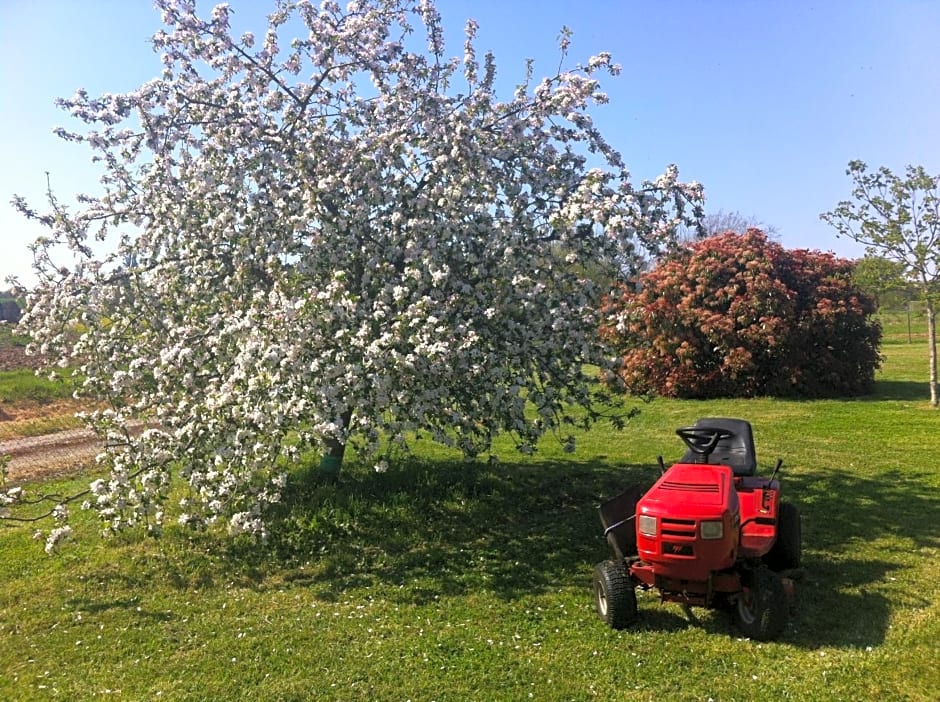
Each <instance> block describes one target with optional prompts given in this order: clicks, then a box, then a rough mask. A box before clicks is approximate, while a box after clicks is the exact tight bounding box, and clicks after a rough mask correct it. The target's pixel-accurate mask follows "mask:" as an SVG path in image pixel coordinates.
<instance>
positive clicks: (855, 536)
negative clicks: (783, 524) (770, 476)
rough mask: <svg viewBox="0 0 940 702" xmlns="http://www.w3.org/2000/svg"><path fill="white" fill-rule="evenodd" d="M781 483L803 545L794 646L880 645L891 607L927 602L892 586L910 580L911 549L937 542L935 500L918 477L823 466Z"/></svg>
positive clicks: (939, 528)
mask: <svg viewBox="0 0 940 702" xmlns="http://www.w3.org/2000/svg"><path fill="white" fill-rule="evenodd" d="M784 480H785V481H786V483H787V485H786V487H787V493H788V494H789V495H791V496H792V497H793V499H794V501H795V502H797V503H798V504H799V506H800V509H801V512H802V517H803V543H804V548H805V549H806V554H805V557H804V566H805V567H806V570H807V578H806V582H805V583H803V584H802V585H801V586H800V588H799V592H800V614H799V626H797V627H796V631H795V632H794V635H793V636H792V637H791V640H792V641H793V643H797V644H801V645H805V646H808V647H816V646H825V645H836V646H868V645H872V646H874V645H878V644H880V643H882V642H883V641H884V638H885V634H886V632H887V627H888V624H889V620H890V616H891V612H892V608H893V607H895V606H898V605H900V604H904V605H906V606H910V607H914V608H919V607H922V606H923V607H926V606H929V604H930V603H929V602H927V601H923V602H914V601H910V598H911V597H912V596H913V595H912V590H911V588H910V587H907V586H904V587H901V588H898V587H897V586H895V585H893V583H896V582H897V581H904V580H909V578H908V577H907V576H906V571H908V570H909V569H911V568H912V567H916V564H917V557H916V556H913V557H912V554H915V553H916V552H917V551H918V550H920V549H935V548H938V547H940V522H938V521H937V519H936V515H937V514H938V513H940V498H938V496H937V493H936V491H935V489H934V488H933V487H932V486H931V485H929V484H928V483H927V482H926V481H925V479H924V478H923V477H920V476H918V475H916V474H903V473H901V472H900V471H890V472H886V473H883V474H881V475H878V476H877V478H872V477H860V476H858V475H856V474H854V473H852V472H850V471H846V470H840V469H831V468H827V469H825V470H824V471H820V472H819V473H818V474H814V475H798V476H784ZM899 598H903V599H905V600H908V601H904V602H901V601H900V600H899Z"/></svg>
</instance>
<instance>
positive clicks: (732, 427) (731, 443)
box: [682, 417, 757, 476]
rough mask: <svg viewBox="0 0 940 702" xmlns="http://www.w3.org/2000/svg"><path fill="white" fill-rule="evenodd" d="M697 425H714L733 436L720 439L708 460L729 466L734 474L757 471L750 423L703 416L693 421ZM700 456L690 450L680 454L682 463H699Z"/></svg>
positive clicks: (741, 420)
mask: <svg viewBox="0 0 940 702" xmlns="http://www.w3.org/2000/svg"><path fill="white" fill-rule="evenodd" d="M695 426H697V427H715V428H716V429H725V430H727V431H730V432H731V433H732V434H733V436H731V437H729V438H727V439H721V440H720V441H719V442H718V445H717V446H715V450H714V451H712V453H711V455H710V456H709V457H708V462H709V463H713V464H716V465H723V466H730V467H731V470H732V471H733V472H734V474H735V475H738V476H750V475H754V474H755V473H756V472H757V452H756V451H755V450H754V432H753V431H752V430H751V423H750V422H747V421H745V420H743V419H729V418H726V417H705V418H703V419H700V420H698V421H697V422H696V423H695ZM701 460H702V457H701V456H698V455H696V454H695V453H693V452H692V451H691V450H688V451H686V452H685V455H684V456H682V462H683V463H700V462H701Z"/></svg>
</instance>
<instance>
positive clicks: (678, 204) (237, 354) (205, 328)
mask: <svg viewBox="0 0 940 702" xmlns="http://www.w3.org/2000/svg"><path fill="white" fill-rule="evenodd" d="M157 6H158V7H159V8H160V9H161V10H162V15H163V21H164V23H165V25H166V28H165V30H163V31H159V32H157V34H156V35H155V36H154V38H153V45H154V47H155V49H156V50H157V51H159V52H161V53H162V58H163V64H164V69H163V73H162V75H161V76H160V77H159V78H157V79H155V80H152V81H150V82H148V83H146V84H145V85H143V86H141V87H140V88H139V89H138V90H136V91H134V92H131V93H126V94H116V95H110V94H109V95H103V96H101V97H92V96H89V95H88V94H86V93H85V92H84V91H79V92H78V93H77V94H76V95H75V96H74V97H72V98H71V99H68V100H62V101H61V105H62V107H64V108H65V109H67V110H69V111H70V112H71V113H72V114H73V115H74V116H76V117H78V118H79V119H80V120H82V121H84V122H85V123H86V124H87V125H89V126H88V127H87V128H86V129H85V131H82V132H69V131H65V130H60V132H59V133H60V135H61V136H62V137H63V138H65V139H67V140H71V141H79V142H83V143H85V144H87V145H88V146H89V147H90V148H91V149H92V150H93V152H94V154H95V158H96V159H97V160H99V161H100V163H101V164H103V166H104V175H103V177H102V181H101V182H102V184H103V194H101V195H100V196H95V197H85V198H83V199H82V201H81V204H80V209H78V210H76V211H71V210H69V209H68V208H66V207H64V206H63V205H62V204H61V202H60V201H59V200H57V199H56V198H55V197H54V195H52V194H51V193H50V207H49V211H48V212H45V213H44V212H39V211H36V210H34V209H32V208H31V206H30V205H29V204H27V203H25V202H23V201H21V200H20V201H18V206H19V208H20V209H21V210H22V211H23V212H24V213H25V214H26V215H27V216H30V217H34V218H37V219H39V220H40V221H41V222H43V223H45V224H46V225H48V228H49V233H48V236H46V237H45V238H43V239H41V240H40V241H38V242H37V243H36V245H35V257H36V272H37V274H38V275H39V277H40V279H41V284H40V285H39V286H38V287H37V289H35V290H34V291H33V293H32V296H31V298H30V305H29V309H28V312H27V314H26V318H25V326H26V328H27V329H28V330H29V333H30V334H31V335H32V338H33V340H34V342H35V344H36V345H37V347H38V348H41V350H42V351H43V352H44V353H47V354H54V355H55V356H56V357H58V358H60V359H61V364H62V365H63V366H72V367H76V368H78V369H79V372H80V377H81V378H82V379H83V380H82V384H81V387H80V388H79V390H78V393H79V394H80V395H81V396H83V397H90V398H97V399H99V400H103V403H104V404H103V405H102V406H101V409H99V410H96V411H94V412H89V413H88V415H87V420H88V422H89V423H90V424H91V426H93V427H94V428H95V429H96V430H97V431H98V432H100V433H101V434H103V435H105V436H106V437H107V438H108V446H109V449H108V451H107V452H106V453H105V454H104V455H102V456H101V457H100V460H101V464H102V468H103V470H104V469H106V470H107V471H108V473H107V475H105V474H104V473H102V477H101V478H100V479H98V480H96V481H95V482H94V483H92V486H91V495H90V497H89V500H88V501H89V502H90V503H91V504H92V506H94V507H97V508H98V509H99V510H100V513H101V515H102V517H103V519H104V521H105V523H106V529H108V530H115V529H119V528H121V527H123V526H126V525H128V524H135V523H145V524H148V525H151V526H153V527H159V525H160V524H161V523H162V520H163V511H164V509H165V507H166V505H167V491H168V486H169V484H170V478H171V475H172V474H173V472H174V471H178V474H179V475H180V476H182V478H183V479H185V481H187V482H188V485H189V488H190V490H189V495H188V496H187V497H186V498H185V499H184V501H183V503H182V506H181V509H180V515H179V517H178V520H179V521H180V522H182V523H191V524H202V523H206V522H211V521H215V520H219V519H226V520H228V522H229V524H230V525H231V527H232V529H233V530H234V531H236V532H243V531H247V532H251V533H255V534H262V533H263V530H264V525H263V521H262V515H263V512H264V506H265V505H266V504H267V503H269V502H271V501H273V500H276V499H278V496H279V494H280V491H281V488H282V487H283V485H284V478H283V473H282V470H283V468H284V466H285V465H287V463H288V462H289V461H290V460H291V459H292V458H295V457H296V456H297V455H298V453H299V452H300V451H301V450H303V449H305V448H308V447H312V448H319V449H320V450H321V452H322V454H323V455H324V461H325V464H326V467H329V468H333V469H338V466H339V464H340V462H341V460H342V457H343V451H344V449H345V447H346V445H347V444H350V445H352V446H354V447H355V449H356V450H357V452H358V454H359V455H360V456H371V457H373V458H374V459H375V460H376V461H377V463H376V467H377V468H378V469H380V470H381V469H382V468H383V467H384V465H385V463H384V461H383V459H382V458H381V451H384V450H388V447H404V448H407V442H408V441H409V437H412V436H414V435H415V434H419V435H422V436H430V437H432V438H434V439H436V440H437V441H439V442H442V443H444V444H446V445H449V446H454V447H457V448H459V449H460V450H461V451H462V452H463V453H464V454H465V455H467V456H470V457H472V456H476V455H479V454H481V453H486V452H487V451H488V450H489V448H490V445H491V441H492V440H493V438H494V437H495V436H496V435H497V434H499V433H507V432H508V433H509V434H511V435H512V436H514V437H515V441H516V444H517V446H518V448H519V449H520V450H522V451H531V450H533V447H534V445H535V443H536V441H537V440H538V439H539V437H541V436H542V435H543V434H545V433H546V432H558V431H559V430H560V428H561V427H563V426H564V425H565V423H566V422H568V420H570V419H571V417H572V410H573V409H575V408H577V407H582V408H587V409H588V414H587V416H588V417H589V418H590V417H596V414H591V410H590V408H591V404H592V402H591V395H590V392H589V389H588V384H587V383H586V382H585V377H584V375H583V374H582V367H583V365H584V364H586V363H595V364H596V363H603V362H604V356H603V353H602V352H603V349H602V348H601V347H600V345H599V343H598V339H597V336H598V334H597V329H598V326H599V310H598V309H597V307H596V304H597V303H598V301H599V300H600V298H601V295H602V291H601V290H599V289H597V285H596V284H595V283H594V282H592V280H590V279H586V278H585V277H583V276H581V275H579V274H578V271H579V270H583V265H581V264H590V266H592V267H595V268H596V267H597V266H598V265H606V266H608V267H609V268H611V269H614V268H622V266H623V263H624V261H625V260H629V258H630V256H632V255H634V253H635V252H636V251H639V250H642V251H645V252H649V251H654V250H657V249H658V248H660V247H661V246H663V245H664V244H665V243H666V242H667V241H668V240H669V237H670V235H671V233H672V232H673V231H674V229H675V227H676V226H677V225H678V224H679V223H680V222H681V221H683V220H684V219H687V218H688V216H689V215H690V214H697V213H698V211H699V209H700V202H701V189H700V187H699V186H698V185H696V184H682V183H680V182H678V174H677V170H676V169H675V167H670V168H669V169H667V171H666V173H665V174H664V175H662V176H660V177H659V178H658V179H656V180H655V181H653V182H644V183H643V184H642V185H634V184H632V183H631V178H630V174H629V173H628V172H627V170H626V168H625V166H624V163H623V161H622V159H621V157H620V155H619V154H618V153H617V152H616V151H615V150H614V149H613V148H612V147H611V146H610V145H609V144H608V143H606V142H605V140H604V139H603V138H602V136H601V134H600V133H599V132H598V130H597V129H596V128H595V126H594V124H593V123H592V120H591V117H590V114H589V108H591V106H593V105H595V104H598V103H604V102H606V101H607V98H606V97H605V95H604V94H603V93H602V92H601V91H600V85H599V81H598V76H600V75H601V74H616V73H617V72H618V71H619V68H618V67H617V66H616V65H615V64H613V63H612V61H611V57H610V56H609V55H608V54H604V53H602V54H599V55H597V56H594V57H592V58H591V59H590V60H589V61H587V62H586V63H584V64H576V65H574V66H573V67H571V68H570V70H563V71H559V72H558V73H557V74H556V75H554V76H551V77H548V78H545V79H544V80H540V81H536V80H535V79H534V78H533V70H532V64H531V63H530V64H529V66H528V70H527V72H526V76H525V79H524V80H523V81H522V82H521V84H519V85H518V87H517V88H516V89H515V92H514V93H513V95H512V96H511V98H509V99H508V100H504V101H501V100H500V99H498V98H497V94H496V89H495V85H496V65H495V61H494V58H493V56H492V55H491V54H487V55H486V56H485V57H483V58H482V60H481V59H480V58H479V57H478V56H477V55H476V53H475V50H474V45H475V34H476V31H477V25H476V24H475V23H474V22H473V21H469V22H468V23H467V25H466V43H465V46H464V51H463V57H462V58H448V57H447V55H446V53H445V47H444V44H443V38H442V36H443V30H442V23H441V19H440V16H439V14H438V12H437V11H436V9H435V7H434V6H433V4H432V3H431V2H430V1H429V0H421V1H420V2H414V1H410V0H371V1H369V2H352V3H351V4H350V5H349V6H348V7H347V8H345V9H341V8H340V6H339V5H338V4H337V3H335V2H332V1H331V0H327V1H326V2H324V3H322V5H320V6H316V5H314V4H312V3H310V2H304V1H301V2H291V3H286V2H284V3H279V4H278V5H277V8H276V10H275V11H274V13H273V14H272V15H271V16H270V18H269V27H268V29H267V32H266V34H265V35H264V36H263V37H258V38H256V37H255V36H253V35H252V34H244V35H242V36H233V34H232V32H231V30H230V24H229V19H230V11H229V8H228V7H227V6H226V5H219V6H217V7H216V8H215V9H214V10H213V11H212V13H211V16H210V17H207V18H200V17H199V16H197V12H196V7H195V3H194V2H192V1H191V0H180V1H176V0H158V2H157ZM289 27H301V28H302V32H301V36H299V38H296V39H293V40H292V41H289V42H288V41H285V40H284V39H283V36H282V35H284V34H285V33H286V31H287V30H288V28H289ZM415 28H420V29H422V30H423V38H424V39H426V46H419V43H423V42H419V41H418V40H417V39H416V37H415V35H414V29H415ZM568 42H569V34H568V33H567V32H563V33H562V35H561V51H562V54H563V56H566V54H567V48H568ZM63 249H66V250H67V251H68V252H69V253H70V254H71V255H73V256H74V257H76V260H77V263H76V264H75V265H72V266H69V267H68V268H63V267H62V266H60V264H59V263H58V261H57V260H56V256H57V255H60V254H61V253H62V251H63ZM613 273H616V271H613ZM613 273H612V274H613ZM527 403H529V404H530V405H534V407H535V408H536V411H534V412H532V413H527V412H526V411H525V410H526V405H527ZM578 416H579V417H581V416H583V413H581V412H579V413H578ZM135 428H136V430H135ZM140 429H143V431H140ZM562 440H565V441H568V442H569V444H570V445H572V447H573V443H571V442H572V441H573V440H570V439H566V438H565V437H562ZM60 515H61V512H60Z"/></svg>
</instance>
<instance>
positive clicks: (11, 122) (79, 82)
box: [0, 0, 940, 287]
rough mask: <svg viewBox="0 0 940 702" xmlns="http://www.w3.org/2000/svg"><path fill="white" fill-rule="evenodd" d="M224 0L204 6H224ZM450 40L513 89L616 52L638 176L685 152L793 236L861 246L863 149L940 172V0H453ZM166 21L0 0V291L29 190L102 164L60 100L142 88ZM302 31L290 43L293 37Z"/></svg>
mask: <svg viewBox="0 0 940 702" xmlns="http://www.w3.org/2000/svg"><path fill="white" fill-rule="evenodd" d="M230 4H231V6H232V7H233V8H234V9H235V12H236V15H235V21H234V23H233V24H234V26H235V29H236V31H238V32H241V31H244V30H246V29H252V30H254V31H256V33H257V34H259V35H261V34H263V29H264V24H263V22H264V19H263V18H264V15H265V13H266V12H267V8H268V7H269V3H267V2H262V1H261V0H254V1H252V2H248V1H246V0H230ZM211 5H212V3H206V4H205V6H206V8H210V7H211ZM438 7H439V9H440V11H441V13H442V15H443V17H444V24H445V27H446V28H447V32H448V34H447V36H448V42H449V43H448V50H449V53H452V54H455V55H459V54H461V53H462V42H463V39H462V30H463V25H464V22H465V20H466V19H467V18H468V17H473V18H474V19H476V20H477V21H478V22H479V24H480V33H479V42H478V45H477V46H478V50H479V53H482V51H485V50H486V49H492V50H493V52H494V53H495V55H496V59H497V66H498V68H499V75H500V77H501V80H503V81H504V84H505V85H506V86H507V91H506V93H505V95H506V97H508V96H509V89H511V87H512V86H513V85H515V84H516V83H517V82H518V81H519V80H520V79H521V78H522V76H523V70H524V60H525V59H526V58H528V57H531V58H533V59H534V60H535V62H536V63H535V66H536V69H535V70H536V74H537V77H541V76H542V75H546V74H549V73H552V72H554V70H555V68H556V67H557V65H558V49H557V40H556V37H557V36H558V32H559V30H560V29H561V27H562V26H568V27H570V28H571V29H572V30H573V32H574V38H573V43H572V47H571V50H570V56H569V59H570V61H572V62H573V61H578V60H586V59H587V58H588V57H589V56H590V55H592V54H595V53H598V52H599V51H604V50H607V51H610V52H612V53H613V55H614V58H615V60H616V61H617V62H619V63H621V64H622V65H623V69H624V70H623V73H622V74H621V75H620V76H619V77H617V78H613V79H609V80H607V81H605V83H604V89H605V90H606V92H607V93H608V94H609V96H610V104H609V105H606V106H603V107H600V108H597V109H596V110H595V111H594V116H595V119H596V120H597V122H598V123H599V124H600V126H601V128H602V130H603V132H604V133H605V135H606V136H607V139H608V141H610V142H611V143H612V144H613V145H614V146H615V147H616V148H618V149H619V150H620V151H621V152H622V153H623V154H624V157H625V160H626V162H627V163H628V164H629V166H630V168H631V170H632V172H633V174H634V176H635V177H636V178H637V179H644V178H653V177H655V176H656V175H658V174H659V173H660V172H662V170H663V169H664V168H665V166H666V165H668V164H669V163H676V164H678V166H679V170H680V174H681V176H682V178H683V179H684V180H697V181H699V182H701V183H703V184H704V186H705V191H706V196H707V204H706V209H707V210H708V211H709V212H715V211H718V210H725V211H726V212H727V211H738V212H740V213H741V214H743V215H745V216H753V217H755V218H756V219H759V220H761V221H763V222H766V223H767V224H770V225H773V226H775V227H776V228H777V230H778V232H779V236H780V240H781V242H782V243H783V244H784V245H785V246H788V247H791V248H797V247H799V248H813V249H822V250H831V251H834V252H836V253H837V254H839V255H843V256H848V257H857V256H860V255H861V254H862V253H863V250H862V249H861V247H859V246H857V245H855V244H853V243H852V242H848V241H845V240H840V239H837V238H836V237H835V233H834V230H832V229H831V228H830V227H828V226H827V225H825V224H824V223H823V222H821V221H819V219H818V216H819V213H820V212H822V211H825V210H828V209H831V208H833V207H834V206H835V205H836V203H837V202H838V201H839V200H840V199H844V198H846V197H848V195H849V193H850V190H851V183H850V181H849V179H848V177H847V176H846V175H845V167H846V164H847V163H848V161H849V160H851V159H855V158H859V159H862V160H864V161H866V162H867V163H868V164H869V165H871V166H878V165H886V166H888V167H890V168H892V169H895V170H901V169H903V167H904V166H905V165H906V164H909V163H913V164H920V165H923V166H924V167H925V168H927V170H928V172H930V173H937V172H938V171H940V40H938V37H940V2H936V1H934V0H921V1H919V2H918V1H915V0H908V1H904V0H897V1H893V2H888V1H884V0H879V1H872V2H864V1H857V2H848V1H835V0H815V1H814V2H804V1H802V0H789V1H788V2H769V1H767V2H758V1H756V0H752V1H745V0H711V1H706V0H699V1H693V0H670V1H668V2H650V1H649V0H646V1H643V2H638V1H634V0H477V1H471V0H439V2H438ZM159 28H160V18H159V14H158V13H157V12H156V11H155V10H154V9H153V7H152V5H151V3H150V2H149V1H148V0H84V1H82V0H44V1H43V2H37V1H36V0H0V157H2V161H3V164H2V165H3V167H2V168H0V241H2V249H0V287H4V286H3V280H4V279H5V278H6V276H8V275H10V274H17V275H19V276H20V277H21V280H23V282H27V283H29V282H30V281H31V275H30V270H29V264H30V260H31V257H30V253H29V251H28V249H27V244H28V243H29V242H30V241H32V240H33V239H34V238H35V237H36V236H37V235H38V234H40V233H41V230H40V228H38V227H37V226H36V225H33V224H32V223H29V222H27V221H26V220H24V219H23V218H22V217H21V216H20V215H19V214H17V213H16V212H15V211H14V210H13V208H12V206H10V205H9V204H8V203H9V200H10V198H11V197H12V196H13V194H14V193H16V194H20V195H23V196H25V197H26V198H27V199H28V200H30V201H31V202H32V203H34V204H35V205H40V206H41V205H42V204H43V193H44V192H45V187H46V175H45V173H46V172H47V171H48V172H49V173H50V177H51V179H52V185H53V188H54V190H55V191H56V193H57V195H58V196H59V197H60V198H62V199H64V200H66V201H70V200H71V198H72V196H73V195H74V194H75V193H77V192H93V191H94V190H95V188H96V184H97V178H98V171H97V170H96V169H95V167H94V166H92V165H91V164H90V163H89V159H88V153H87V152H86V151H85V150H84V149H83V148H82V147H81V146H76V145H73V144H68V143H65V142H62V141H61V140H59V139H58V138H56V137H55V136H54V135H53V134H52V129H53V128H54V127H55V126H66V127H70V126H77V125H76V124H73V122H74V121H73V120H72V119H71V118H69V117H68V115H66V114H65V113H63V112H61V111H60V110H58V109H57V108H56V107H55V106H54V100H55V98H56V97H67V96H70V95H72V94H73V93H74V91H75V89H77V88H79V87H84V88H86V89H87V90H88V91H89V92H90V93H93V94H97V93H101V92H119V91H125V90H130V89H133V88H134V87H136V86H137V85H139V84H141V83H143V82H144V81H146V80H148V79H150V78H152V77H154V76H155V75H157V74H158V73H159V63H158V60H157V57H156V56H155V55H154V54H153V52H152V51H151V49H150V46H149V44H148V43H147V39H148V38H149V36H150V35H152V34H153V32H154V31H156V30H157V29H159ZM285 43H286V42H285Z"/></svg>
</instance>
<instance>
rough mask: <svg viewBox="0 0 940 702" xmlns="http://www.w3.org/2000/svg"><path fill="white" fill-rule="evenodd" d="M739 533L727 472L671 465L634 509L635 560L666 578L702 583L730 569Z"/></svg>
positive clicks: (698, 465) (718, 467) (719, 468)
mask: <svg viewBox="0 0 940 702" xmlns="http://www.w3.org/2000/svg"><path fill="white" fill-rule="evenodd" d="M740 528H741V507H740V503H739V501H738V494H737V492H736V491H735V488H734V473H733V471H732V469H731V468H730V467H729V466H724V465H710V464H703V463H676V464H675V465H673V466H672V467H671V468H670V469H669V470H667V471H666V472H665V473H664V474H663V475H662V477H660V479H659V480H658V481H657V482H656V484H655V485H653V487H652V488H650V490H649V491H648V492H647V493H646V494H645V495H644V496H643V497H642V498H641V499H640V501H639V502H638V503H637V508H636V539H637V552H638V555H639V557H640V559H641V560H643V561H645V562H646V563H650V564H653V565H654V566H655V567H656V572H657V574H659V575H663V576H666V577H669V578H674V579H681V580H697V581H702V580H706V579H707V578H708V576H709V574H710V573H714V572H715V571H720V570H724V569H726V568H730V567H732V566H733V565H734V563H735V561H736V560H737V556H738V544H739V531H740Z"/></svg>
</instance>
